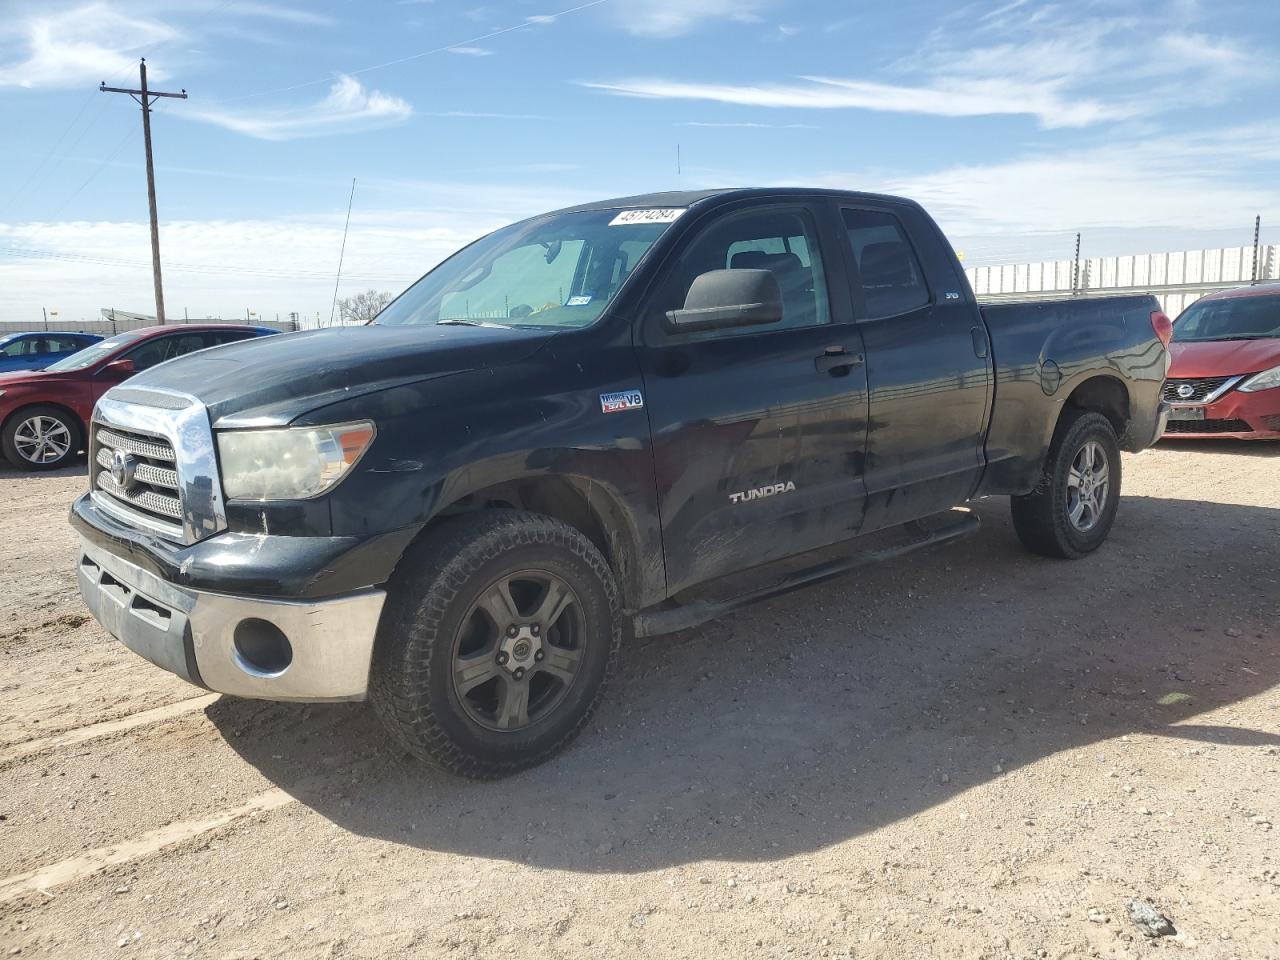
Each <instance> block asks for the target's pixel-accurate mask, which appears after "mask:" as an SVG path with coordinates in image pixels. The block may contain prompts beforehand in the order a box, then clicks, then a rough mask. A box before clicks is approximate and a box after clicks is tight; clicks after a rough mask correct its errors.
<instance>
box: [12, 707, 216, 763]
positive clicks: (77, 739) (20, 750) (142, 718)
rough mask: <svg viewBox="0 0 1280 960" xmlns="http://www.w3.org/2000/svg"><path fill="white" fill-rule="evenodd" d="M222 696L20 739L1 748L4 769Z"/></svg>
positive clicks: (187, 710)
mask: <svg viewBox="0 0 1280 960" xmlns="http://www.w3.org/2000/svg"><path fill="white" fill-rule="evenodd" d="M221 696H222V695H221V694H219V693H211V694H208V695H206V696H203V697H192V698H191V699H189V700H179V701H178V702H176V703H170V704H166V705H165V706H163V707H155V708H154V709H151V710H143V711H141V712H140V713H131V714H129V715H128V716H125V717H121V718H119V719H118V720H107V721H104V722H102V723H94V724H90V725H88V726H85V727H76V728H73V729H71V730H64V731H63V732H61V733H58V734H55V735H54V736H51V737H42V738H40V739H38V740H28V741H27V742H26V743H19V744H17V745H16V746H12V747H8V748H5V749H2V750H0V770H3V769H4V768H5V767H7V766H8V765H9V764H11V763H13V762H14V761H16V760H22V759H25V758H27V757H33V756H36V755H37V754H41V753H45V752H47V751H50V750H57V749H59V748H62V747H71V746H76V745H78V744H81V743H85V742H86V741H89V740H99V739H102V738H104V737H110V736H113V735H115V734H117V733H125V732H127V731H129V730H134V729H136V728H138V727H145V726H150V725H151V724H153V723H163V722H164V721H166V720H172V719H173V718H174V717H180V716H183V715H184V714H187V713H194V712H195V711H197V710H203V709H204V708H205V707H207V706H209V705H210V704H212V703H215V702H217V700H218V699H219V698H220V697H221Z"/></svg>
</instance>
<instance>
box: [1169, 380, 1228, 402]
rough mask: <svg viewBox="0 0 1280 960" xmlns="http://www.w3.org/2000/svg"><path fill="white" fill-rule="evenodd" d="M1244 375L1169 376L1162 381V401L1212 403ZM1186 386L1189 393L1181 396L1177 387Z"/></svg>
mask: <svg viewBox="0 0 1280 960" xmlns="http://www.w3.org/2000/svg"><path fill="white" fill-rule="evenodd" d="M1243 379H1244V377H1186V378H1182V379H1177V378H1171V379H1169V380H1166V381H1165V383H1164V402H1165V403H1172V404H1174V405H1176V406H1179V407H1199V406H1205V405H1207V404H1210V403H1213V402H1214V401H1215V400H1217V399H1218V398H1219V397H1221V396H1222V395H1223V394H1224V393H1226V392H1227V391H1228V390H1230V389H1231V388H1232V387H1234V386H1235V385H1236V384H1237V383H1239V382H1240V381H1241V380H1243ZM1180 387H1187V388H1189V389H1190V391H1191V392H1190V393H1189V394H1188V395H1187V396H1185V397H1184V396H1182V395H1181V394H1180V393H1179V392H1178V389H1179V388H1180Z"/></svg>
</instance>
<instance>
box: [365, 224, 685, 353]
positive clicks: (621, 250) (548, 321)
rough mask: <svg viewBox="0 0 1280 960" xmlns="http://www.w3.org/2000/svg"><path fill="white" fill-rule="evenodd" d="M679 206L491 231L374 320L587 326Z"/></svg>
mask: <svg viewBox="0 0 1280 960" xmlns="http://www.w3.org/2000/svg"><path fill="white" fill-rule="evenodd" d="M682 212H683V211H682V210H679V209H662V210H623V211H619V210H586V211H581V212H578V213H564V214H559V215H557V216H550V217H540V218H537V219H534V220H528V221H525V222H523V223H517V224H513V225H511V226H509V227H504V228H503V229H501V230H498V231H496V232H494V233H491V234H489V235H488V236H487V237H484V238H483V239H481V240H478V241H476V242H475V243H473V244H472V245H471V246H469V247H467V248H466V249H464V250H462V251H460V252H458V253H456V254H454V255H453V256H452V257H450V258H449V259H448V260H446V261H445V262H444V263H442V264H440V266H438V267H436V268H435V269H434V270H432V271H431V272H430V273H428V274H427V275H426V276H425V277H423V278H422V279H421V280H419V281H418V282H417V283H415V284H414V285H413V286H412V287H410V288H409V289H408V290H406V291H405V292H404V293H403V294H401V295H400V297H399V298H398V299H396V300H395V301H394V302H393V303H392V304H391V305H390V306H388V307H387V308H386V309H385V310H383V311H382V313H381V314H379V315H378V318H377V319H376V320H374V323H377V324H386V325H389V326H415V325H430V324H437V323H459V324H485V325H487V324H492V325H496V326H504V327H559V328H570V327H585V326H587V325H588V324H590V323H594V322H595V320H596V319H597V318H598V317H599V316H600V314H601V313H603V312H604V309H605V307H607V306H608V305H609V302H610V301H611V300H612V299H613V297H614V295H615V294H617V292H618V290H619V288H621V286H622V283H623V281H624V280H626V278H627V276H628V275H629V274H630V273H631V271H632V270H634V269H635V267H636V264H637V263H639V262H640V258H641V257H643V256H644V255H645V253H647V252H648V250H649V248H650V247H651V246H653V243H654V241H655V240H657V239H658V237H660V236H661V235H662V234H663V232H664V231H666V230H667V229H668V228H669V227H670V226H671V224H672V223H673V222H674V221H675V220H676V219H677V218H678V217H679V216H680V214H681V213H682Z"/></svg>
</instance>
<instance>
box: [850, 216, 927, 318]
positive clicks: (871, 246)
mask: <svg viewBox="0 0 1280 960" xmlns="http://www.w3.org/2000/svg"><path fill="white" fill-rule="evenodd" d="M843 213H844V227H845V232H846V234H847V236H848V237H849V246H850V248H851V249H852V251H853V260H854V263H855V264H856V265H857V268H858V277H859V280H860V282H861V284H862V297H863V302H864V303H865V304H866V313H867V317H868V318H872V319H874V318H875V317H892V316H895V315H897V314H899V313H906V312H907V311H909V310H915V309H917V308H919V307H923V306H924V305H925V304H927V303H928V302H929V288H928V286H926V284H925V282H924V273H923V272H922V271H921V269H920V261H919V260H917V259H916V255H915V251H913V250H912V249H911V243H910V241H908V240H907V233H906V231H905V230H903V229H902V223H901V222H900V221H899V220H898V218H897V217H895V216H894V215H893V214H891V213H886V212H884V211H882V210H845V211H843Z"/></svg>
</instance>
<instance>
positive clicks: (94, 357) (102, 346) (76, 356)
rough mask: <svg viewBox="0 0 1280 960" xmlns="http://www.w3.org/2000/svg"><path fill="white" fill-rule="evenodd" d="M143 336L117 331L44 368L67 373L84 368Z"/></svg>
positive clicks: (52, 371)
mask: <svg viewBox="0 0 1280 960" xmlns="http://www.w3.org/2000/svg"><path fill="white" fill-rule="evenodd" d="M141 336H142V334H140V333H138V332H136V331H132V330H131V331H129V332H127V333H117V334H116V335H115V336H114V337H108V338H107V339H106V340H99V341H98V342H97V343H94V344H90V345H89V346H87V347H85V348H84V349H83V350H79V351H77V352H76V353H73V354H72V355H71V356H69V357H63V358H62V359H61V360H59V361H58V362H57V363H51V364H49V366H47V367H45V368H44V370H45V373H67V372H69V371H71V370H83V369H85V368H86V367H92V366H93V365H94V364H95V363H98V362H99V361H101V360H105V359H106V358H107V357H108V356H109V355H110V354H112V353H115V352H116V350H118V349H120V348H121V347H123V346H125V344H129V343H133V341H135V340H137V339H139V338H140V337H141Z"/></svg>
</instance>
